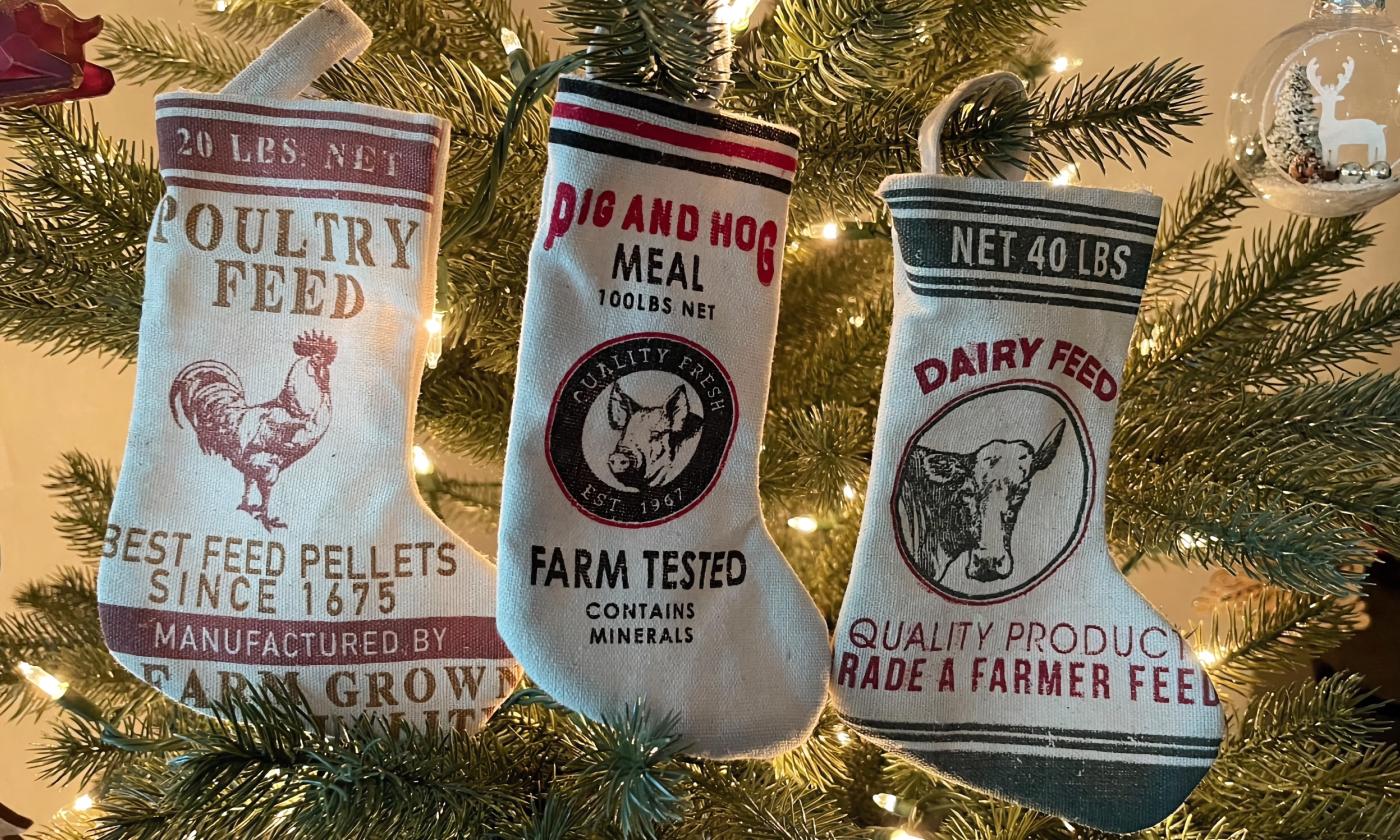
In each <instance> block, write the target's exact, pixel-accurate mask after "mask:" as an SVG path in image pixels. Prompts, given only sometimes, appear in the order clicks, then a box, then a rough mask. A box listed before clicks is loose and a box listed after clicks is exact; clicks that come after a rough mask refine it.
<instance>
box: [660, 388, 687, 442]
mask: <svg viewBox="0 0 1400 840" xmlns="http://www.w3.org/2000/svg"><path fill="white" fill-rule="evenodd" d="M665 407H666V422H667V424H668V425H669V426H670V427H671V431H673V432H679V431H680V430H681V426H683V425H684V424H685V420H686V418H687V417H689V416H690V394H688V393H686V390H685V386H684V385H677V386H676V390H674V391H672V392H671V396H669V397H667V398H666V406H665Z"/></svg>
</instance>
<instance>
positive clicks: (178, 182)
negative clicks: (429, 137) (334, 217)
mask: <svg viewBox="0 0 1400 840" xmlns="http://www.w3.org/2000/svg"><path fill="white" fill-rule="evenodd" d="M162 174H164V173H162ZM165 184H166V186H170V187H194V188H196V189H201V190H213V191H215V192H227V193H238V194H240V195H264V196H266V195H277V196H286V197H288V198H330V199H335V200H337V201H365V202H369V203H371V204H388V205H390V206H393V207H409V208H412V209H414V210H424V211H431V210H432V209H433V207H432V205H431V204H429V203H428V202H426V201H423V200H421V199H416V198H404V197H402V196H397V195H382V194H379V193H366V192H358V191H356V190H317V189H307V188H304V187H270V186H263V185H261V184H234V183H230V182H227V181H210V180H205V179H201V178H186V177H185V176H183V175H175V176H166V178H165Z"/></svg>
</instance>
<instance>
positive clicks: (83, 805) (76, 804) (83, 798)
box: [73, 793, 92, 811]
mask: <svg viewBox="0 0 1400 840" xmlns="http://www.w3.org/2000/svg"><path fill="white" fill-rule="evenodd" d="M90 808H92V797H91V796H88V795H87V794H86V793H84V794H80V795H79V796H78V798H77V799H74V800H73V810H74V811H86V810H89V809H90Z"/></svg>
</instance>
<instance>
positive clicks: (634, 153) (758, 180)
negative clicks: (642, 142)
mask: <svg viewBox="0 0 1400 840" xmlns="http://www.w3.org/2000/svg"><path fill="white" fill-rule="evenodd" d="M549 142H550V143H557V144H559V145H561V146H572V147H573V148H575V149H583V150H584V151H589V152H594V153H595V154H600V155H609V156H611V157H619V158H626V159H627V160H635V161H637V162H638V163H651V164H655V165H656V166H667V167H670V168H671V169H684V170H686V171H687V172H698V173H700V174H701V175H712V176H714V177H716V178H725V179H727V180H730V181H743V182H744V183H746V184H753V185H755V186H759V187H765V188H767V189H770V190H777V191H778V192H780V193H782V194H783V195H787V194H788V193H790V192H792V182H791V181H789V180H787V179H786V178H779V177H777V176H776V175H769V174H768V173H766V172H755V171H753V170H752V169H742V168H740V167H737V166H725V165H723V164H719V163H712V162H710V161H708V160H697V159H695V158H691V157H685V156H684V155H674V154H671V153H670V152H663V151H661V150H660V149H648V148H644V147H642V146H633V145H630V144H627V143H619V142H617V141H616V140H608V139H605V138H602V137H593V136H591V135H588V134H580V133H579V132H577V131H569V130H568V129H566V128H551V129H550V130H549Z"/></svg>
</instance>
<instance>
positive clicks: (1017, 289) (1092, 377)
mask: <svg viewBox="0 0 1400 840" xmlns="http://www.w3.org/2000/svg"><path fill="white" fill-rule="evenodd" d="M998 92H1002V93H1003V95H1004V94H1005V93H1010V94H1011V95H1013V96H1020V95H1023V89H1022V87H1021V83H1020V82H1019V81H1018V80H1017V79H1016V78H1015V77H1014V76H1011V75H1009V74H994V75H992V76H990V77H983V78H982V79H979V80H974V81H973V82H970V83H968V85H966V86H964V88H962V89H960V90H959V91H955V92H954V95H953V97H951V98H950V100H949V101H948V102H947V103H945V104H944V105H943V106H941V107H940V109H939V110H937V111H935V112H934V113H933V114H932V115H930V118H929V120H927V121H926V122H925V125H924V128H923V129H922V131H921V137H920V147H921V151H922V153H923V162H924V172H922V173H918V174H910V175H895V176H892V177H890V178H888V179H886V181H885V183H884V184H883V185H882V186H881V196H882V197H883V198H884V200H885V201H886V203H887V204H888V205H889V207H890V214H891V217H892V219H893V224H894V247H895V265H896V270H895V276H894V301H895V303H894V321H893V325H892V329H891V333H890V349H889V353H888V356H887V357H886V362H885V373H884V383H883V385H882V391H881V397H880V413H879V419H878V421H877V426H876V434H875V447H874V458H873V464H872V470H871V475H870V483H869V486H868V490H867V504H866V507H865V512H864V518H863V520H862V523H861V531H860V536H859V539H858V542H857V546H856V555H855V560H854V565H853V569H852V573H851V579H850V583H849V585H848V588H847V591H846V598H845V603H844V605H843V607H842V610H841V615H840V619H839V620H838V622H837V627H836V639H835V657H834V661H833V665H832V680H833V686H832V692H833V696H834V702H835V704H836V708H837V710H838V712H839V713H840V714H841V716H842V717H843V718H844V719H845V720H846V722H847V723H848V724H850V725H851V726H852V727H853V728H854V729H855V730H857V731H858V732H860V733H862V734H863V735H865V736H867V737H868V738H870V739H871V740H872V741H874V742H876V743H878V744H880V745H882V746H884V747H885V748H887V749H891V750H895V751H898V752H900V753H902V754H904V755H905V756H908V757H909V758H911V759H913V760H914V761H917V762H919V763H921V764H923V765H925V766H927V767H930V768H932V769H934V770H938V771H940V772H943V773H945V774H947V775H949V776H951V777H953V778H955V779H958V780H959V781H962V782H964V783H967V784H970V785H973V786H975V787H978V788H981V789H983V790H985V791H988V792H991V793H993V794H996V795H999V796H1003V797H1006V798H1008V799H1012V800H1014V801H1016V802H1019V803H1022V804H1025V805H1028V806H1030V807H1033V808H1036V809H1039V810H1042V811H1049V812H1051V813H1054V814H1058V815H1061V816H1063V817H1065V818H1067V819H1070V820H1073V821H1074V822H1077V823H1083V824H1086V825H1090V826H1094V827H1096V828H1101V829H1106V830H1109V831H1116V832H1128V831H1136V830H1139V829H1142V828H1146V827H1148V826H1151V825H1153V824H1155V823H1157V822H1159V821H1161V820H1163V819H1165V818H1166V817H1167V815H1168V814H1170V813H1171V812H1172V811H1173V810H1175V809H1176V807H1177V806H1178V805H1179V804H1180V803H1181V801H1182V800H1183V799H1185V797H1186V795H1187V794H1188V793H1189V792H1190V791H1191V790H1192V789H1193V788H1194V787H1195V786H1196V783H1197V782H1199V781H1200V779H1201V778H1202V777H1203V776H1204V775H1205V773H1206V770H1207V769H1208V768H1209V767H1210V765H1211V762H1212V760H1213V759H1214V758H1215V755H1216V752H1217V750H1218V748H1219V742H1220V737H1221V726H1222V724H1221V711H1220V700H1219V698H1218V697H1217V695H1216V694H1215V690H1214V688H1213V687H1212V685H1211V683H1210V680H1209V678H1208V677H1207V676H1206V673H1205V670H1204V669H1203V668H1202V667H1201V664H1200V662H1199V661H1198V660H1197V659H1196V657H1195V655H1194V654H1193V653H1192V652H1191V649H1190V648H1189V647H1188V646H1187V645H1186V644H1185V642H1184V641H1183V640H1182V639H1181V637H1180V636H1178V635H1177V633H1176V631H1174V630H1173V629H1172V627H1171V625H1169V624H1168V623H1167V622H1166V620H1165V619H1163V618H1162V616H1161V615H1159V614H1158V613H1157V612H1156V611H1155V610H1153V608H1152V607H1151V605H1149V604H1148V603H1147V601H1145V600H1144V599H1143V598H1142V596H1141V595H1139V594H1138V593H1137V592H1136V591H1135V590H1134V589H1133V588H1132V587H1131V586H1129V585H1128V583H1127V581H1126V580H1125V579H1124V578H1123V577H1122V575H1121V574H1120V573H1119V572H1118V569H1117V568H1116V567H1115V565H1114V562H1113V560H1112V559H1111V558H1110V557H1109V554H1108V549H1107V544H1106V542H1105V540H1104V531H1103V528H1104V516H1103V495H1104V478H1105V474H1106V472H1107V464H1108V447H1109V438H1110V435H1111V433H1112V430H1113V419H1114V412H1115V407H1116V401H1117V396H1118V378H1119V376H1120V375H1121V373H1122V370H1123V362H1124V355H1125V353H1124V351H1125V348H1126V346H1127V343H1128V339H1129V336H1130V335H1131V333H1132V329H1133V321H1134V318H1135V317H1136V315H1137V311H1138V302H1139V297H1140V295H1141V292H1142V287H1143V283H1144V281H1145V279H1146V274H1147V265H1148V262H1149V260H1150V259H1151V256H1152V245H1153V240H1154V237H1155V235H1156V232H1157V223H1158V218H1159V215H1160V211H1161V202H1160V200H1159V199H1158V198H1156V197H1155V196H1152V195H1149V194H1146V193H1123V192H1113V191H1110V190H1102V189H1089V188H1083V187H1056V186H1052V185H1050V184H1047V183H1023V182H1020V178H1021V177H1023V176H1024V174H1025V169H1024V167H1023V166H1022V165H1021V163H1020V162H1005V163H1003V164H1000V165H997V166H993V167H989V169H990V170H991V171H989V172H988V173H986V174H988V175H993V176H997V175H1000V176H1002V177H1007V176H1011V177H1014V178H1015V179H1016V180H999V179H996V178H956V177H947V176H944V175H941V174H938V172H939V166H938V159H937V152H938V135H939V133H940V131H941V129H942V126H943V122H944V120H945V119H946V117H947V116H948V114H949V112H950V111H951V110H952V109H954V108H956V107H957V106H958V105H960V104H962V103H963V102H964V101H965V99H966V98H969V97H982V96H987V97H990V96H992V95H994V94H996V93H998ZM988 101H989V102H994V101H996V100H992V99H989V100H988Z"/></svg>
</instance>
